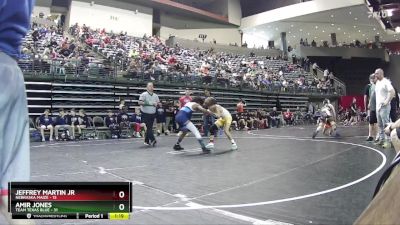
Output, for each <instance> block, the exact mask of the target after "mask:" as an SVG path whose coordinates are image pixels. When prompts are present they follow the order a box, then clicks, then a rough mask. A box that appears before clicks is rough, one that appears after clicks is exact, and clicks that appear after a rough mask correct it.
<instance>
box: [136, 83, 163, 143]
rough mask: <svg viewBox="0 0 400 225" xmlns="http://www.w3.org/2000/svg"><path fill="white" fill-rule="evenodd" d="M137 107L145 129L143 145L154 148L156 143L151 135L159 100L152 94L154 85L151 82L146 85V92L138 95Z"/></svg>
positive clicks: (152, 134)
mask: <svg viewBox="0 0 400 225" xmlns="http://www.w3.org/2000/svg"><path fill="white" fill-rule="evenodd" d="M139 105H140V111H141V113H142V120H143V122H144V123H145V124H146V127H147V131H146V137H145V139H144V144H145V145H151V146H153V147H154V146H155V145H156V144H157V141H156V138H155V137H154V133H153V123H154V119H155V118H156V111H157V106H159V105H160V99H159V98H158V95H157V94H155V93H154V85H153V83H152V82H149V83H147V91H145V92H143V93H142V94H141V95H140V97H139Z"/></svg>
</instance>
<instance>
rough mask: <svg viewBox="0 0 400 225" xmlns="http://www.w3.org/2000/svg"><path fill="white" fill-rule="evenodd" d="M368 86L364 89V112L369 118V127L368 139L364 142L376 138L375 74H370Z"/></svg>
mask: <svg viewBox="0 0 400 225" xmlns="http://www.w3.org/2000/svg"><path fill="white" fill-rule="evenodd" d="M369 80H370V84H369V85H367V86H366V88H365V95H364V105H365V111H366V112H368V116H369V126H368V138H367V140H366V141H373V140H374V139H375V138H378V137H377V134H378V132H377V126H376V123H377V122H378V121H377V118H376V94H375V84H376V81H377V79H376V76H375V74H371V75H370V76H369Z"/></svg>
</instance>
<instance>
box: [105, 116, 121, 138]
mask: <svg viewBox="0 0 400 225" xmlns="http://www.w3.org/2000/svg"><path fill="white" fill-rule="evenodd" d="M105 122H106V126H107V127H108V128H109V129H110V132H111V137H112V138H119V137H120V135H121V134H120V129H119V125H118V122H117V118H116V117H115V115H114V113H113V111H112V110H108V111H107V116H106V118H105Z"/></svg>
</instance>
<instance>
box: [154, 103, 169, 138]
mask: <svg viewBox="0 0 400 225" xmlns="http://www.w3.org/2000/svg"><path fill="white" fill-rule="evenodd" d="M166 107H167V105H166V103H165V102H163V103H162V104H161V106H159V107H158V108H157V136H160V135H161V133H162V132H164V134H165V135H168V134H169V131H168V128H167V126H166V120H167V114H166Z"/></svg>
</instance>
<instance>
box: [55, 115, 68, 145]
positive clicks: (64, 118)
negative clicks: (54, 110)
mask: <svg viewBox="0 0 400 225" xmlns="http://www.w3.org/2000/svg"><path fill="white" fill-rule="evenodd" d="M59 129H68V130H69V133H70V135H72V130H71V126H70V125H69V124H68V115H65V112H64V109H60V110H59V112H58V116H57V119H56V121H55V127H54V135H55V136H56V140H58V130H59Z"/></svg>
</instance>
